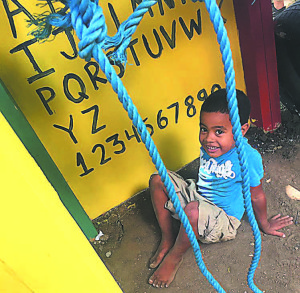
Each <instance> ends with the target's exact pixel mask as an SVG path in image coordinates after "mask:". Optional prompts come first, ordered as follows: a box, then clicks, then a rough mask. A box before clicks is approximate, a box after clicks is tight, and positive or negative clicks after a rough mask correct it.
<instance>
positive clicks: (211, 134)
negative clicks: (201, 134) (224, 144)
mask: <svg viewBox="0 0 300 293" xmlns="http://www.w3.org/2000/svg"><path fill="white" fill-rule="evenodd" d="M206 141H207V142H212V141H214V135H213V133H212V132H211V131H209V132H208V133H207V136H206Z"/></svg>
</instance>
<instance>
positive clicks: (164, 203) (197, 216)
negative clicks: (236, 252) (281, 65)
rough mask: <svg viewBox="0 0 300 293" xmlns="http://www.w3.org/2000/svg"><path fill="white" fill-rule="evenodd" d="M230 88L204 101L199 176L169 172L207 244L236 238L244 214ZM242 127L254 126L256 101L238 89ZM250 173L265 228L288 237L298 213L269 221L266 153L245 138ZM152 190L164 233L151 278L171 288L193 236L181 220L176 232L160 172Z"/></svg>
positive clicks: (258, 217) (259, 218)
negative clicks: (251, 118)
mask: <svg viewBox="0 0 300 293" xmlns="http://www.w3.org/2000/svg"><path fill="white" fill-rule="evenodd" d="M226 95H227V94H226V90H225V89H221V90H218V91H216V92H214V93H212V94H211V95H210V96H209V97H208V98H207V99H206V100H205V101H204V103H203V105H202V108H201V112H200V135H199V140H200V144H201V148H200V167H199V171H198V180H197V181H195V180H192V179H187V180H184V179H183V178H182V177H180V176H179V175H178V174H176V173H175V172H172V171H168V174H169V176H170V178H171V181H172V182H173V184H174V187H175V191H176V194H177V196H178V198H179V200H180V203H181V205H182V207H183V208H184V211H185V213H186V215H187V217H188V219H189V221H190V223H191V225H192V227H193V230H194V232H195V235H196V236H197V238H198V240H200V241H201V242H202V243H214V242H221V241H227V240H231V239H234V238H235V236H236V233H237V229H238V227H239V226H240V220H241V218H242V216H243V214H244V211H245V209H244V199H243V194H242V178H241V171H240V165H239V160H238V154H237V150H236V147H235V142H234V138H233V134H232V125H231V122H230V119H229V110H228V103H227V99H226ZM236 96H237V101H238V108H239V116H240V121H241V131H242V135H243V136H244V135H245V134H246V132H247V131H248V129H249V123H248V120H249V115H250V101H249V99H248V97H247V96H246V95H245V94H244V93H243V92H242V91H239V90H237V91H236ZM243 147H244V149H245V153H246V155H247V161H248V170H249V175H250V192H251V201H252V206H253V210H254V213H255V217H256V220H257V222H258V225H259V227H260V229H261V230H262V231H263V232H264V233H266V234H270V235H276V236H279V237H285V235H284V234H283V233H282V232H280V231H278V230H279V229H281V228H283V227H285V226H288V225H291V224H292V223H293V218H291V217H289V216H284V217H282V216H281V215H280V214H278V215H276V216H274V217H273V218H271V219H269V220H268V217H267V204H266V196H265V193H264V191H263V188H262V183H261V182H262V178H263V173H264V171H263V165H262V158H261V156H260V154H259V153H258V152H257V151H256V150H255V149H253V148H252V147H251V146H250V145H249V144H248V142H247V140H246V138H243ZM150 194H151V200H152V204H153V207H154V211H155V215H156V218H157V220H158V223H159V226H160V229H161V233H162V238H161V242H160V245H159V247H158V249H157V251H156V253H155V254H154V256H153V257H152V258H151V259H150V268H156V271H155V272H154V273H153V275H152V276H151V277H150V279H149V284H152V285H153V286H154V287H161V288H163V287H168V286H169V285H170V283H171V282H172V281H173V279H174V277H175V274H176V272H177V270H178V268H179V266H180V264H181V262H182V259H183V255H184V254H185V252H186V251H187V250H188V249H189V247H190V242H189V239H188V237H187V235H186V233H185V230H184V228H183V226H182V225H181V227H180V230H179V233H178V234H177V235H176V234H175V233H174V232H173V229H172V217H174V218H177V219H178V216H177V215H176V214H175V210H174V207H173V204H172V203H171V201H170V200H169V199H168V196H167V192H166V189H165V187H164V185H163V183H162V181H161V179H160V176H159V175H157V174H155V175H152V176H151V178H150Z"/></svg>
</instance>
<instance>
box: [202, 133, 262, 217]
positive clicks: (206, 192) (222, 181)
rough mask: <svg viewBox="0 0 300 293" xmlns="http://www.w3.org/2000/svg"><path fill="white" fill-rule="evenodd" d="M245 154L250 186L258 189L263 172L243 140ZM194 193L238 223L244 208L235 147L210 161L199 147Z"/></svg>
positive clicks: (260, 160)
mask: <svg viewBox="0 0 300 293" xmlns="http://www.w3.org/2000/svg"><path fill="white" fill-rule="evenodd" d="M243 144H244V146H243V147H244V150H245V153H246V156H247V161H248V170H249V177H250V186H251V187H256V186H258V185H260V180H261V179H262V178H263V175H264V170H263V164H262V158H261V155H260V154H259V152H258V151H257V150H255V149H253V148H252V147H251V146H250V145H249V144H248V141H247V139H246V138H243ZM197 191H198V192H199V193H200V194H201V195H202V196H203V197H205V198H207V199H208V200H210V201H211V202H213V203H214V204H215V205H217V206H218V207H220V208H221V209H223V210H224V211H225V212H226V214H227V215H229V216H234V217H236V218H237V219H239V220H240V219H241V218H242V216H243V214H244V211H245V208H244V198H243V194H242V177H241V167H240V164H239V159H238V154H237V149H236V147H234V148H233V149H231V150H230V151H228V152H227V153H225V154H223V155H222V156H220V157H218V158H211V157H210V156H209V155H208V154H207V153H206V152H205V150H204V149H203V147H201V153H200V168H199V172H198V182H197Z"/></svg>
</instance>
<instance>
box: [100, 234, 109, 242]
mask: <svg viewBox="0 0 300 293" xmlns="http://www.w3.org/2000/svg"><path fill="white" fill-rule="evenodd" d="M108 238H109V236H108V235H107V234H104V235H102V236H101V237H100V240H101V241H107V240H108Z"/></svg>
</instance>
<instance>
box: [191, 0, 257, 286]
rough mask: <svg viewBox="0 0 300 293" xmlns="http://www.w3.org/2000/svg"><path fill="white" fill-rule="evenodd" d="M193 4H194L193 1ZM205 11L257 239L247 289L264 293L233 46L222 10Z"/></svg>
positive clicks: (209, 2) (209, 0)
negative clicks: (258, 276)
mask: <svg viewBox="0 0 300 293" xmlns="http://www.w3.org/2000/svg"><path fill="white" fill-rule="evenodd" d="M193 1H194V0H193ZM205 5H206V9H207V11H208V12H209V15H210V19H211V21H212V23H213V25H214V29H215V32H216V34H217V40H218V43H219V44H220V51H221V54H222V61H223V64H224V72H225V82H226V91H227V101H228V108H229V117H230V120H231V124H232V132H233V136H234V140H235V144H236V147H237V153H238V158H239V162H240V166H241V174H242V180H243V181H242V190H243V196H244V205H245V210H246V213H247V216H248V219H249V223H250V225H251V228H252V232H253V235H254V239H255V244H254V256H253V258H252V262H251V265H250V268H249V271H248V276H247V281H248V286H249V287H250V289H251V290H252V291H253V292H262V291H261V290H259V289H258V288H257V287H256V286H255V284H254V281H253V278H254V273H255V270H256V268H257V266H258V263H259V259H260V254H261V234H260V230H259V227H258V225H257V222H256V219H255V216H254V213H253V208H252V203H251V194H250V178H249V172H248V168H247V166H248V164H247V157H246V153H245V150H244V147H243V139H242V138H243V136H242V131H241V123H240V117H239V114H238V106H237V100H236V89H235V73H234V69H233V61H232V54H231V50H230V43H229V39H228V36H227V32H226V29H225V27H224V22H223V19H222V16H221V13H220V10H219V8H218V6H217V4H216V1H214V0H205Z"/></svg>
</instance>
